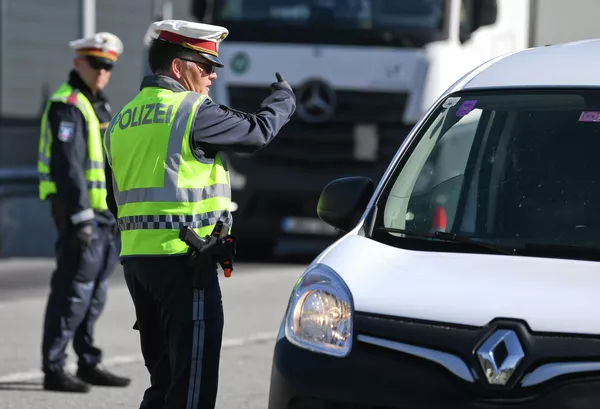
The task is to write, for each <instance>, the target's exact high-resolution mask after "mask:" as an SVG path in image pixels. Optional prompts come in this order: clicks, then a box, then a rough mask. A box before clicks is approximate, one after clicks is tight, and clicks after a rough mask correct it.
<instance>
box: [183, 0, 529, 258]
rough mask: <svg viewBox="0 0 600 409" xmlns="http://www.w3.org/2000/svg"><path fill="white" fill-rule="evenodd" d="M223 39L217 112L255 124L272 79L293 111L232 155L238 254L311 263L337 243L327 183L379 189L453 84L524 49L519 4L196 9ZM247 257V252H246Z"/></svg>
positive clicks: (352, 2)
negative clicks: (365, 181) (323, 208)
mask: <svg viewBox="0 0 600 409" xmlns="http://www.w3.org/2000/svg"><path fill="white" fill-rule="evenodd" d="M193 4H194V9H193V10H194V14H195V16H196V18H198V20H200V21H202V22H206V23H210V24H216V25H222V26H225V27H227V28H228V30H229V31H230V34H229V36H228V38H227V39H226V40H225V41H224V42H223V43H222V44H221V47H220V50H219V54H220V57H221V59H222V60H223V61H224V63H225V65H226V66H225V67H224V68H223V69H221V70H219V71H217V73H218V79H217V81H215V83H214V84H213V87H212V90H211V93H212V97H213V99H214V100H215V101H217V102H219V103H221V104H225V105H228V106H230V107H231V108H234V109H237V110H241V111H246V112H249V113H252V112H253V111H254V110H256V109H257V108H258V106H259V104H260V103H261V101H262V100H263V99H264V98H265V97H266V96H267V95H268V93H269V88H268V86H269V84H270V83H271V82H272V81H273V79H274V73H275V72H276V71H279V72H281V73H282V74H283V75H284V77H285V78H286V80H287V81H288V82H289V83H290V85H291V86H292V87H293V89H294V91H295V93H296V97H297V110H296V113H295V114H294V116H293V117H292V119H291V121H290V122H289V123H288V124H287V125H286V126H285V127H284V128H283V129H282V131H281V132H280V134H279V135H278V136H277V137H276V139H275V140H274V141H273V142H272V143H271V144H269V145H268V146H267V147H265V148H263V149H262V150H260V151H259V152H257V153H255V154H253V155H239V154H230V155H228V159H229V164H230V169H231V173H232V188H233V200H234V202H235V203H236V213H235V216H236V221H235V223H234V227H233V232H234V234H236V235H237V236H238V237H239V239H240V241H239V246H240V247H239V248H240V254H241V255H243V254H246V255H249V254H252V255H254V256H258V257H263V258H267V257H269V256H270V255H271V253H272V252H273V251H276V252H283V253H287V252H304V253H309V254H316V253H317V252H318V251H320V250H321V249H322V248H324V247H326V246H327V245H328V244H331V242H333V241H334V240H335V239H337V238H338V237H339V236H340V233H339V231H338V230H337V229H334V228H332V227H331V226H329V225H327V224H325V223H323V222H322V221H321V220H320V219H319V218H318V217H317V215H316V213H315V208H316V205H317V202H318V198H319V194H320V191H321V189H322V188H323V187H324V186H325V185H326V184H327V182H328V181H330V180H332V179H335V178H338V177H344V176H351V175H356V174H360V175H366V176H368V177H370V178H371V179H372V180H373V181H374V182H377V181H378V180H379V179H380V177H381V176H382V174H383V172H384V170H385V168H386V164H387V163H388V162H389V161H390V160H391V158H392V157H393V155H394V153H395V152H396V150H397V149H398V147H399V146H400V145H401V144H402V142H403V141H404V140H405V138H406V136H407V134H408V133H409V132H410V130H411V129H412V127H413V126H414V124H415V123H416V122H417V120H418V119H419V118H420V117H421V116H422V115H423V114H424V112H425V111H426V110H427V108H428V107H429V106H430V105H431V104H432V102H433V101H435V99H436V98H437V97H438V96H439V95H440V94H441V93H442V92H443V91H444V90H445V89H446V88H447V87H448V86H449V85H450V84H451V83H452V81H453V79H454V78H456V77H457V76H460V75H462V74H464V73H466V72H468V71H469V70H470V69H472V68H473V67H475V66H477V65H478V64H480V63H482V62H483V61H486V60H488V59H490V58H492V57H494V56H496V55H500V54H503V53H506V52H511V51H515V50H518V49H522V48H525V47H526V44H527V36H528V28H527V27H528V25H527V16H528V7H529V5H528V2H527V1H523V0H423V1H418V2H416V1H413V0H395V1H389V0H312V1H299V0H213V1H210V2H207V1H205V0H196V1H195V2H194V3H193ZM244 250H248V251H244Z"/></svg>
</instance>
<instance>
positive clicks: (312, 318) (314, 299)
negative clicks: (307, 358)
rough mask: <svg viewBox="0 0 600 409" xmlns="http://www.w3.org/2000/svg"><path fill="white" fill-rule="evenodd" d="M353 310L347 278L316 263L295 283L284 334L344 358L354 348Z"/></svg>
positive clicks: (299, 343)
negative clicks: (345, 279) (346, 282)
mask: <svg viewBox="0 0 600 409" xmlns="http://www.w3.org/2000/svg"><path fill="white" fill-rule="evenodd" d="M353 310H354V305H353V301H352V296H351V294H350V290H349V289H348V287H347V286H346V284H345V283H344V281H343V280H342V279H341V278H340V277H339V276H338V275H337V273H336V272H335V271H333V270H332V269H331V268H329V267H327V266H325V265H323V264H316V265H314V266H313V267H311V268H309V269H308V270H307V271H306V273H304V275H303V276H302V277H300V279H299V280H298V282H297V283H296V285H295V286H294V289H293V291H292V295H291V298H290V302H289V305H288V310H287V315H286V318H285V336H286V338H287V339H288V341H289V342H291V343H292V344H294V345H296V346H298V347H300V348H305V349H308V350H310V351H313V352H318V353H322V354H327V355H332V356H336V357H345V356H347V355H348V354H349V353H350V350H351V348H352V328H353V323H352V321H353Z"/></svg>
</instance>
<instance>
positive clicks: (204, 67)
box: [179, 57, 217, 75]
mask: <svg viewBox="0 0 600 409" xmlns="http://www.w3.org/2000/svg"><path fill="white" fill-rule="evenodd" d="M179 59H180V60H185V61H189V62H193V63H194V64H196V65H197V66H198V67H200V68H201V69H202V71H204V72H205V73H207V74H208V75H211V74H212V73H214V72H215V71H216V69H217V67H215V66H214V65H210V64H205V63H203V62H200V61H196V60H192V59H189V58H181V57H179Z"/></svg>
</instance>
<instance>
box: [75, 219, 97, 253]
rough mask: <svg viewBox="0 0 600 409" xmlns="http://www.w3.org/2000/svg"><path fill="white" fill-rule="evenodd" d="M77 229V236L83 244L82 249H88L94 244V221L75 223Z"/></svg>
mask: <svg viewBox="0 0 600 409" xmlns="http://www.w3.org/2000/svg"><path fill="white" fill-rule="evenodd" d="M75 229H77V231H76V233H75V236H76V237H77V240H78V241H79V244H80V245H81V248H82V250H86V249H87V248H88V247H90V245H91V244H92V238H93V235H94V223H93V222H84V223H79V224H76V225H75Z"/></svg>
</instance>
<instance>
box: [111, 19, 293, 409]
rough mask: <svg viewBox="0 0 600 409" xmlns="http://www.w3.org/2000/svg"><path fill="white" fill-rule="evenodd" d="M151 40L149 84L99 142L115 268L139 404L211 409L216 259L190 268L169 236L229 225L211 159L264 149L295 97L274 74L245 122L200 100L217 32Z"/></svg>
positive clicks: (215, 58)
mask: <svg viewBox="0 0 600 409" xmlns="http://www.w3.org/2000/svg"><path fill="white" fill-rule="evenodd" d="M152 32H153V40H152V42H151V44H150V48H149V65H150V69H151V70H152V72H153V73H154V75H150V76H148V77H146V78H144V80H143V81H142V84H141V87H140V88H141V89H140V92H139V93H138V94H137V96H136V97H135V98H134V99H133V100H132V101H131V102H129V103H128V104H127V105H126V106H125V107H123V109H122V110H121V111H120V112H119V113H118V114H117V115H115V117H114V118H113V119H112V121H111V123H110V125H109V128H108V130H107V134H106V138H105V149H106V153H107V158H108V160H109V162H110V165H111V170H112V178H113V181H114V188H115V192H114V193H115V194H114V198H115V203H113V207H112V210H113V212H114V213H115V214H118V216H117V217H118V224H119V229H120V231H121V240H122V248H121V260H122V264H123V266H124V271H125V279H126V282H127V285H128V287H129V290H130V293H131V297H132V299H133V303H134V305H135V311H136V318H137V323H136V324H137V325H136V328H137V329H139V331H140V341H141V346H142V353H143V355H144V359H145V364H146V367H147V368H148V370H149V372H150V381H151V386H150V388H148V390H147V391H146V393H145V394H144V397H143V401H142V404H141V406H140V407H141V408H145V409H153V408H166V407H168V408H188V409H198V408H203V409H209V408H213V407H214V406H215V399H216V395H217V386H218V374H219V360H220V358H219V357H220V353H221V340H222V333H223V305H222V300H221V290H220V285H219V279H218V273H217V271H218V270H217V262H216V257H217V256H218V254H217V253H214V254H213V253H209V252H206V253H204V252H201V253H197V257H196V258H195V259H194V262H193V263H191V264H190V257H189V255H188V251H189V248H188V245H187V244H186V243H185V242H184V241H182V240H180V239H179V234H180V229H181V228H182V227H183V226H187V227H189V228H192V229H194V231H195V232H196V233H197V234H198V236H199V237H206V236H208V235H210V234H211V233H212V232H213V231H214V229H215V227H216V226H217V225H218V221H219V220H221V221H223V222H224V223H226V224H230V223H231V217H230V213H229V210H230V206H231V186H230V179H229V172H228V170H227V163H226V159H225V158H224V157H222V156H221V153H222V152H245V153H250V152H254V151H256V150H258V149H261V148H263V147H264V146H266V145H267V144H269V143H270V142H271V141H272V140H273V138H275V137H276V135H277V134H278V132H279V131H280V130H281V128H282V127H283V126H284V125H285V124H286V123H287V122H288V121H289V119H290V117H291V116H292V114H293V113H294V111H295V109H296V98H295V95H294V93H293V91H292V89H291V87H290V85H289V84H288V83H287V82H286V81H285V80H284V79H283V77H282V76H281V75H279V74H276V79H277V80H276V81H275V82H273V83H272V84H271V86H270V89H271V93H270V95H268V96H267V97H266V98H265V100H264V101H263V102H262V104H261V105H260V106H258V107H257V110H256V111H255V112H254V113H251V114H250V113H244V112H239V111H234V110H231V109H229V108H228V107H226V106H223V105H219V104H218V103H216V102H213V101H212V99H211V98H210V97H209V91H210V87H211V85H212V83H213V81H215V80H216V79H217V73H216V68H218V67H223V63H222V61H221V60H220V59H219V45H220V43H221V41H222V40H223V39H224V38H225V37H226V36H227V34H228V31H227V29H225V28H223V27H218V26H213V25H208V24H201V23H192V22H186V21H178V20H167V21H160V22H156V23H154V24H153V25H152ZM266 91H267V90H266ZM215 248H219V247H218V246H217V247H212V249H215ZM221 248H223V247H221Z"/></svg>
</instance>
